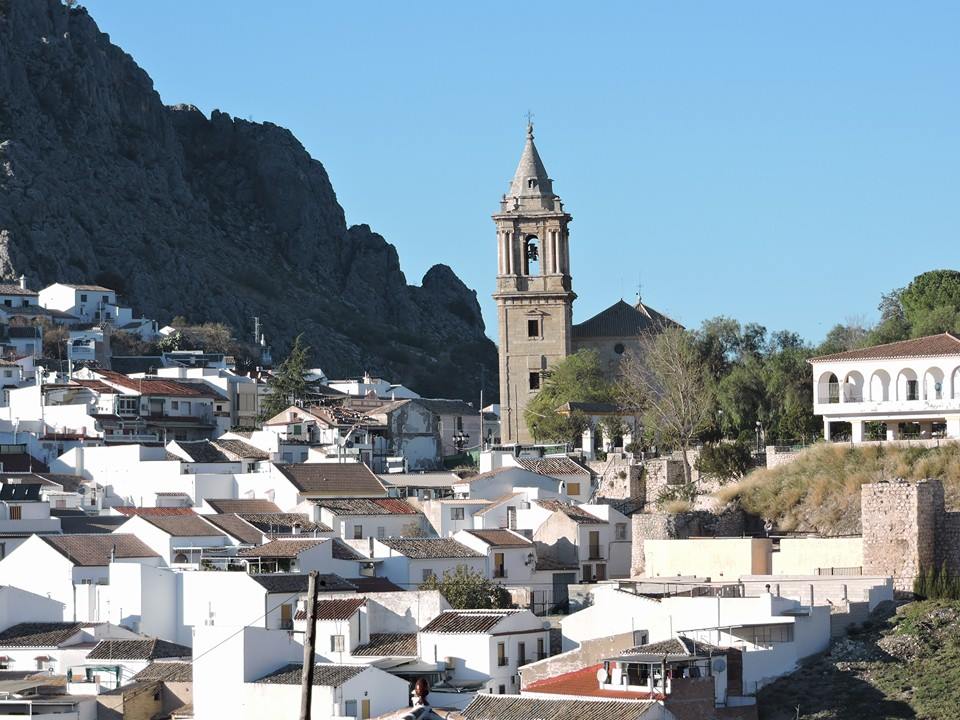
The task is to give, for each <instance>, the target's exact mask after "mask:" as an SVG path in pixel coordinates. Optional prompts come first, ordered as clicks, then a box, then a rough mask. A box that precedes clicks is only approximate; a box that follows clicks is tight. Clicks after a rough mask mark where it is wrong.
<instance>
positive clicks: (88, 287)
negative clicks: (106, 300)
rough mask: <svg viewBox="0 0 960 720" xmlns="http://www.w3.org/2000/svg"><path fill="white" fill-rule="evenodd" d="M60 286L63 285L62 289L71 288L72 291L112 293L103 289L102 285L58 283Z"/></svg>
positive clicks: (105, 288) (107, 289) (106, 288)
mask: <svg viewBox="0 0 960 720" xmlns="http://www.w3.org/2000/svg"><path fill="white" fill-rule="evenodd" d="M60 284H61V285H63V286H64V287H68V288H73V289H74V290H88V291H90V292H99V293H112V292H113V290H111V289H110V288H108V287H104V286H103V285H77V284H75V283H60Z"/></svg>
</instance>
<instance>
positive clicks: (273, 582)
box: [250, 573, 357, 593]
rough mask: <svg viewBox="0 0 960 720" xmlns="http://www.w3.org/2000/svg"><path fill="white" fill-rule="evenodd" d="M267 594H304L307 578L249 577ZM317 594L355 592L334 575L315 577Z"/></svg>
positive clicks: (297, 575)
mask: <svg viewBox="0 0 960 720" xmlns="http://www.w3.org/2000/svg"><path fill="white" fill-rule="evenodd" d="M250 577H251V578H253V580H254V581H256V582H257V583H259V584H260V585H261V586H262V587H263V588H264V589H265V590H266V591H267V592H268V593H305V592H306V591H307V583H308V581H309V578H308V576H307V575H306V574H305V573H263V574H260V575H251V576H250ZM317 589H318V591H319V592H356V589H357V588H356V586H355V585H353V584H352V583H350V582H348V581H347V580H344V579H343V578H342V577H340V576H339V575H335V574H334V573H321V574H320V575H319V576H318V577H317Z"/></svg>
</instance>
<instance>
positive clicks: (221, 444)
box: [211, 438, 270, 460]
mask: <svg viewBox="0 0 960 720" xmlns="http://www.w3.org/2000/svg"><path fill="white" fill-rule="evenodd" d="M211 442H212V443H213V444H214V445H216V446H217V447H218V448H220V449H221V450H222V451H223V452H225V453H226V454H227V455H230V456H233V457H235V458H240V459H242V460H269V459H270V453H268V452H267V451H266V450H261V449H260V448H258V447H254V446H253V445H251V444H250V443H246V442H244V441H243V440H237V439H235V438H218V439H216V440H211Z"/></svg>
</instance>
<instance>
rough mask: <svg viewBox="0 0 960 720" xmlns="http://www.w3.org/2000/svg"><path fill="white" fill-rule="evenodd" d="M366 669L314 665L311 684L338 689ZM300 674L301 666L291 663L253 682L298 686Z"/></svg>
mask: <svg viewBox="0 0 960 720" xmlns="http://www.w3.org/2000/svg"><path fill="white" fill-rule="evenodd" d="M367 667H368V666H367V665H333V664H329V665H328V664H325V663H324V664H320V665H314V667H313V684H314V685H320V686H324V687H340V686H341V685H343V684H344V683H345V682H347V681H348V680H352V679H353V678H355V677H356V676H357V675H359V674H360V673H362V672H363V671H364V670H366V669H367ZM302 672H303V664H295V663H291V664H290V665H285V666H283V667H282V668H280V669H279V670H274V671H273V672H272V673H270V674H269V675H265V676H264V677H262V678H260V679H259V680H254V682H258V683H267V684H271V685H299V684H300V677H301V674H302Z"/></svg>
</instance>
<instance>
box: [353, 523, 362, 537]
mask: <svg viewBox="0 0 960 720" xmlns="http://www.w3.org/2000/svg"><path fill="white" fill-rule="evenodd" d="M353 539H354V540H362V539H363V525H354V526H353Z"/></svg>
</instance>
